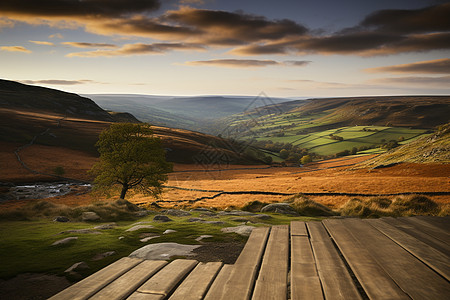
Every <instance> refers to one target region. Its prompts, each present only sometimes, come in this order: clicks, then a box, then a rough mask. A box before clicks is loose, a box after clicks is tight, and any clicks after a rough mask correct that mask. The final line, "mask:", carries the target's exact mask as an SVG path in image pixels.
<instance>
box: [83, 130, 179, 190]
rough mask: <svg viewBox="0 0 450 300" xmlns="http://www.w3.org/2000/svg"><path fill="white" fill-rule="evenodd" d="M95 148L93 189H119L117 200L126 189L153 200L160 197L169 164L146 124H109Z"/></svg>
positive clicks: (158, 140)
mask: <svg viewBox="0 0 450 300" xmlns="http://www.w3.org/2000/svg"><path fill="white" fill-rule="evenodd" d="M95 146H96V147H97V149H98V152H99V153H100V161H99V162H97V163H96V164H95V165H94V166H93V167H92V169H91V171H90V173H91V174H93V175H95V176H96V178H95V181H94V189H95V190H97V191H99V192H101V193H105V194H110V191H111V190H112V191H114V190H115V189H117V188H120V189H121V192H120V198H121V199H125V195H126V193H127V191H128V190H129V189H135V190H138V191H141V192H143V193H144V194H147V195H152V196H154V197H158V196H159V195H160V194H161V191H162V183H164V182H166V181H167V179H168V176H167V174H168V173H169V172H171V171H172V164H171V163H168V162H167V161H166V159H165V152H164V149H163V147H162V144H161V140H160V139H159V138H157V137H154V136H153V132H152V130H151V129H150V125H149V124H146V123H141V124H131V123H117V124H112V125H111V126H110V127H109V129H106V130H104V131H103V132H102V133H101V134H100V137H99V140H98V142H97V143H96V144H95Z"/></svg>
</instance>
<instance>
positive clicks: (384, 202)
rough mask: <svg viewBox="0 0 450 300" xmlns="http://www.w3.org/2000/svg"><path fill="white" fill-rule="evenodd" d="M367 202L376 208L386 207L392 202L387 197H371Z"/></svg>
mask: <svg viewBox="0 0 450 300" xmlns="http://www.w3.org/2000/svg"><path fill="white" fill-rule="evenodd" d="M367 204H368V205H372V206H375V207H377V208H388V207H389V206H390V205H391V204H392V200H390V199H387V198H372V199H370V200H369V201H368V202H367Z"/></svg>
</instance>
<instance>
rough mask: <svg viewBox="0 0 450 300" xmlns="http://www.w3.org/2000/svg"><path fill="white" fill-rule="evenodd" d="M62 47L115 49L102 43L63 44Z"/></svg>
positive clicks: (111, 45)
mask: <svg viewBox="0 0 450 300" xmlns="http://www.w3.org/2000/svg"><path fill="white" fill-rule="evenodd" d="M61 44H63V45H68V46H71V47H75V48H117V46H116V45H113V44H104V43H80V42H63V43H61Z"/></svg>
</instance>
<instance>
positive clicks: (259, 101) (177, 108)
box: [85, 94, 289, 133]
mask: <svg viewBox="0 0 450 300" xmlns="http://www.w3.org/2000/svg"><path fill="white" fill-rule="evenodd" d="M85 96H87V97H89V98H91V99H93V100H94V101H95V102H96V103H97V104H99V105H100V106H101V107H102V108H104V109H106V110H112V111H126V112H129V113H132V114H133V115H134V116H136V117H137V118H138V119H139V120H142V121H144V122H148V123H150V124H154V125H159V126H168V127H174V128H183V129H189V130H196V131H201V132H206V133H211V132H210V124H211V122H212V121H214V120H216V119H219V118H224V117H227V116H230V115H233V114H237V113H242V112H245V111H250V110H253V109H255V108H257V107H261V106H267V105H273V104H278V103H282V102H286V101H288V100H289V99H287V98H268V97H266V96H265V95H264V96H259V97H245V96H198V97H174V96H153V95H121V94H92V95H87V94H86V95H85Z"/></svg>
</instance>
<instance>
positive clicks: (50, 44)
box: [29, 41, 55, 46]
mask: <svg viewBox="0 0 450 300" xmlns="http://www.w3.org/2000/svg"><path fill="white" fill-rule="evenodd" d="M29 42H30V43H33V44H36V45H45V46H54V45H55V44H53V43H52V42H45V41H29Z"/></svg>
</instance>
